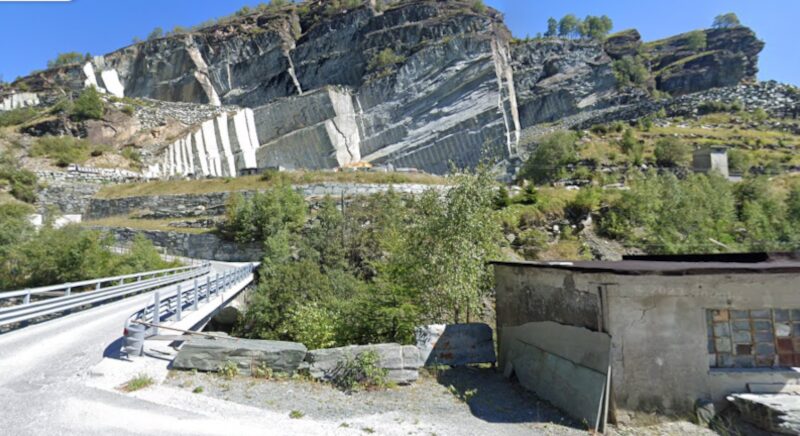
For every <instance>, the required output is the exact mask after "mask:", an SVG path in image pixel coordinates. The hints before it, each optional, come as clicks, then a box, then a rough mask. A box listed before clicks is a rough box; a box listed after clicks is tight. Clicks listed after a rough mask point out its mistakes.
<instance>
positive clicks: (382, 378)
mask: <svg viewBox="0 0 800 436" xmlns="http://www.w3.org/2000/svg"><path fill="white" fill-rule="evenodd" d="M379 363H380V356H379V355H378V353H376V352H375V351H365V352H363V353H360V354H359V355H357V356H356V357H355V358H353V357H347V358H346V359H345V360H344V362H341V363H339V365H337V367H336V368H334V370H333V374H332V377H331V383H333V385H334V386H336V387H337V388H339V389H341V390H343V391H345V392H352V391H354V390H359V389H362V388H367V389H369V388H384V387H386V386H387V385H388V383H387V380H386V374H387V371H386V370H385V369H383V368H381V367H380V366H378V365H379Z"/></svg>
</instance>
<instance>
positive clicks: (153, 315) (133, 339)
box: [123, 263, 257, 355]
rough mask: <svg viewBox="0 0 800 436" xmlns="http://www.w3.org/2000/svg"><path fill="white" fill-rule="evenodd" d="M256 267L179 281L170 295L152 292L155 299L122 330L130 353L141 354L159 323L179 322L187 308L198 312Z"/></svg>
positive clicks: (127, 322) (240, 268)
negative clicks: (189, 280)
mask: <svg viewBox="0 0 800 436" xmlns="http://www.w3.org/2000/svg"><path fill="white" fill-rule="evenodd" d="M256 266H257V264H256V263H250V264H247V265H244V266H241V267H238V268H234V269H230V270H228V271H225V272H224V273H222V274H220V273H217V274H216V275H213V274H209V275H207V276H206V277H204V278H200V279H198V278H195V279H194V281H193V282H192V283H191V284H189V286H182V285H181V284H179V285H177V286H176V289H175V290H174V291H171V292H169V293H168V294H163V293H162V292H160V291H156V292H155V293H153V302H152V303H150V304H148V305H147V306H145V307H144V308H142V309H141V310H139V311H138V312H136V313H134V314H133V315H132V316H131V317H130V318H128V320H127V321H126V322H125V329H124V333H123V336H124V338H125V340H124V349H125V351H126V352H127V353H128V354H135V355H141V354H142V351H143V348H144V340H145V338H147V337H150V336H155V335H158V328H159V325H160V324H161V323H162V322H163V321H167V320H169V321H180V320H181V319H182V318H183V312H184V311H186V310H195V311H196V310H197V308H198V307H199V306H200V305H202V304H206V303H209V302H211V300H212V299H213V298H215V297H217V296H219V295H222V294H223V293H224V292H225V291H227V290H228V289H230V288H231V287H232V286H234V285H236V284H237V283H239V282H241V281H242V280H244V279H245V278H247V276H249V275H250V274H252V273H253V271H254V270H255V268H256Z"/></svg>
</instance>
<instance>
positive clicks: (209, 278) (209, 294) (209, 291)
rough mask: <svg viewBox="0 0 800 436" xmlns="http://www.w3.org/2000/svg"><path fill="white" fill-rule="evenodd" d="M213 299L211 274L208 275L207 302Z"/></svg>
mask: <svg viewBox="0 0 800 436" xmlns="http://www.w3.org/2000/svg"><path fill="white" fill-rule="evenodd" d="M209 301H211V276H210V275H208V276H206V303H208V302H209Z"/></svg>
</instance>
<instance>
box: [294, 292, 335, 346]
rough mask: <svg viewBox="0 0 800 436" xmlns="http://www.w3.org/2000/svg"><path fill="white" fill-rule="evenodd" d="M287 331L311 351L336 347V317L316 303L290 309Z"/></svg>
mask: <svg viewBox="0 0 800 436" xmlns="http://www.w3.org/2000/svg"><path fill="white" fill-rule="evenodd" d="M287 329H288V330H289V331H291V332H292V336H293V337H294V340H295V341H297V342H300V343H302V344H305V346H306V347H308V348H309V349H310V350H315V349H319V348H330V347H333V346H334V345H336V315H335V314H333V313H331V312H330V311H329V310H327V309H325V308H323V307H319V306H318V305H317V303H316V302H312V303H309V304H307V305H298V306H295V307H293V308H292V309H290V310H289V319H288V321H287Z"/></svg>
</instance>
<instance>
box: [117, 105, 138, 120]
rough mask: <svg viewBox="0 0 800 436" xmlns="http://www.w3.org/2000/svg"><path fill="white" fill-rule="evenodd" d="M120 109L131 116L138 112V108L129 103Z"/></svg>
mask: <svg viewBox="0 0 800 436" xmlns="http://www.w3.org/2000/svg"><path fill="white" fill-rule="evenodd" d="M120 111H121V112H122V113H123V114H125V115H127V116H129V117H132V116H133V114H134V113H135V112H136V109H135V108H134V107H133V106H131V105H129V104H126V105H125V106H122V109H120Z"/></svg>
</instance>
